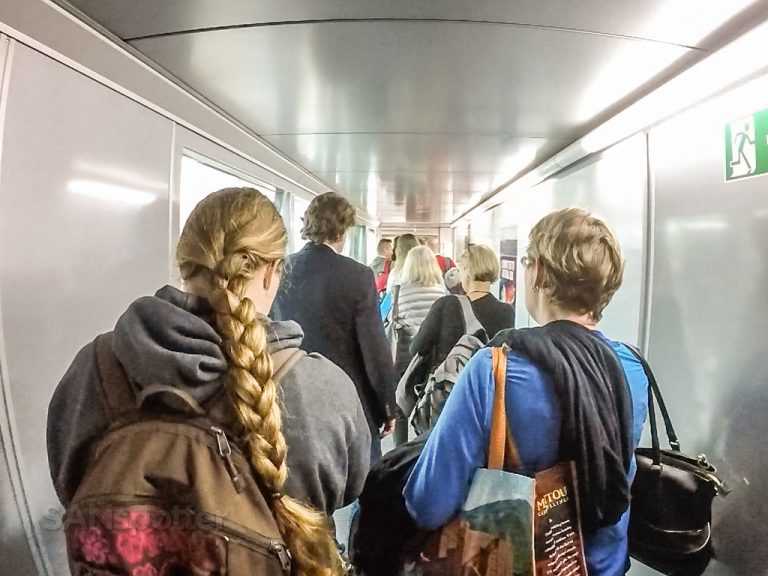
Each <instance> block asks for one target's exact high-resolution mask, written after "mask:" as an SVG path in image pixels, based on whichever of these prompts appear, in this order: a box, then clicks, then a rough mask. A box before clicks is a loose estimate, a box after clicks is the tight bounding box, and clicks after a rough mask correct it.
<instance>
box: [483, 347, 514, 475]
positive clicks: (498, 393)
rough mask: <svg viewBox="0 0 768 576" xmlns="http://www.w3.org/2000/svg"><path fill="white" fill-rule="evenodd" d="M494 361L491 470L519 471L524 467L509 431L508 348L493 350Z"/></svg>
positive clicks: (490, 444)
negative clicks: (507, 391)
mask: <svg viewBox="0 0 768 576" xmlns="http://www.w3.org/2000/svg"><path fill="white" fill-rule="evenodd" d="M491 358H492V360H493V380H494V390H493V412H492V414H491V437H490V443H489V447H488V468H489V469H490V470H519V469H520V468H521V467H522V462H521V461H520V452H519V451H518V449H517V443H516V442H515V439H514V437H513V436H512V433H511V431H509V430H508V429H507V405H506V388H507V346H506V344H504V345H502V346H499V347H495V348H491Z"/></svg>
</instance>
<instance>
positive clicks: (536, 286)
mask: <svg viewBox="0 0 768 576" xmlns="http://www.w3.org/2000/svg"><path fill="white" fill-rule="evenodd" d="M531 290H533V291H534V292H538V291H539V285H538V284H535V285H534V286H533V288H531Z"/></svg>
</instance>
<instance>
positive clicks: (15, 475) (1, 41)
mask: <svg viewBox="0 0 768 576" xmlns="http://www.w3.org/2000/svg"><path fill="white" fill-rule="evenodd" d="M15 44H16V41H15V40H14V39H12V38H9V37H8V36H6V35H4V34H0V71H1V72H2V75H0V174H2V159H3V143H4V140H5V138H4V134H5V130H4V129H5V118H6V114H7V108H8V92H9V86H10V80H11V69H12V68H13V52H14V46H15ZM0 294H2V279H0ZM2 318H3V311H2V298H0V442H1V443H2V446H3V453H4V455H5V465H6V466H7V469H8V476H9V478H10V481H11V489H12V490H13V495H14V500H15V501H16V508H17V510H18V513H19V517H20V518H21V522H22V525H23V526H24V532H25V534H26V537H27V543H28V544H29V549H30V552H31V554H32V559H33V560H34V562H35V566H36V567H37V572H38V574H45V575H52V574H53V571H52V569H51V565H50V562H49V560H48V556H47V555H46V553H45V548H44V547H43V544H42V539H41V537H40V534H39V532H38V527H37V525H36V524H35V521H34V518H33V516H32V510H31V508H30V506H29V498H28V497H27V493H26V488H25V483H24V472H23V470H24V465H23V463H22V454H21V452H20V450H19V448H18V444H17V442H16V438H17V437H18V433H17V431H16V430H17V426H16V419H15V416H14V410H13V400H12V398H11V388H10V378H9V373H8V355H7V354H6V347H5V333H4V330H3V322H2Z"/></svg>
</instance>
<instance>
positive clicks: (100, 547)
mask: <svg viewBox="0 0 768 576" xmlns="http://www.w3.org/2000/svg"><path fill="white" fill-rule="evenodd" d="M77 539H78V540H79V541H80V549H81V550H82V553H83V558H85V561H86V562H92V563H94V564H96V565H98V566H101V565H103V564H106V562H107V556H108V555H109V543H108V542H107V540H106V539H105V538H104V537H103V535H102V533H101V529H100V528H98V527H93V528H88V529H87V530H82V531H80V532H79V533H78V535H77Z"/></svg>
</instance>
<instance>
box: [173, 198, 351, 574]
mask: <svg viewBox="0 0 768 576" xmlns="http://www.w3.org/2000/svg"><path fill="white" fill-rule="evenodd" d="M286 242H287V234H286V231H285V226H284V225H283V222H282V220H281V219H280V216H279V214H278V213H277V210H276V209H275V207H274V205H273V204H272V202H270V201H269V199H267V198H266V197H265V196H264V195H262V194H261V193H260V192H258V191H256V190H253V189H250V188H229V189H225V190H220V191H219V192H216V193H214V194H212V195H210V196H208V197H207V198H206V199H204V200H203V201H202V202H200V204H198V205H197V207H196V208H195V210H193V212H192V214H191V215H190V217H189V220H188V221H187V224H186V225H185V227H184V231H183V232H182V235H181V238H180V240H179V246H178V249H177V252H176V256H177V260H178V263H179V269H180V270H181V274H182V278H183V279H184V280H185V281H188V280H191V279H193V278H195V277H200V278H204V279H205V282H204V284H205V285H207V286H208V291H209V293H208V297H209V300H210V302H211V304H212V305H213V307H214V310H215V311H216V327H217V331H218V332H219V334H220V336H221V338H222V348H223V350H224V353H225V354H226V356H227V358H228V359H229V367H228V371H227V378H226V380H227V390H228V392H229V396H230V398H231V400H232V402H233V405H234V407H235V410H236V412H237V414H238V417H239V419H240V421H241V422H242V424H243V426H244V427H245V430H246V434H245V439H246V440H247V444H248V449H249V452H250V454H249V455H250V460H251V463H252V465H253V467H254V469H255V471H256V473H257V474H258V476H259V478H260V480H261V482H262V485H263V486H264V488H265V491H266V492H267V495H268V496H269V497H270V498H271V500H272V502H271V504H272V511H273V513H274V516H275V520H276V521H277V524H278V527H279V528H280V532H281V534H282V536H283V538H284V539H285V542H286V544H287V545H288V548H289V550H290V551H291V555H292V556H293V559H294V562H293V567H294V569H293V573H294V574H297V575H302V576H304V575H306V576H315V575H317V576H320V575H323V576H328V575H333V574H338V573H340V565H339V558H338V554H337V552H336V547H335V545H334V543H333V540H332V538H331V536H330V532H329V525H328V521H327V519H326V518H325V516H324V515H323V514H321V513H320V512H317V511H316V510H314V509H312V508H310V507H308V506H306V505H304V504H302V503H300V502H298V501H296V500H294V499H292V498H289V497H288V496H285V495H283V494H282V493H281V491H282V488H283V484H284V483H285V479H286V476H287V474H288V467H287V466H286V463H285V457H286V452H287V447H286V443H285V438H284V436H283V432H282V414H281V411H280V405H279V403H278V398H277V387H276V385H275V383H274V381H273V380H272V373H273V372H272V358H271V356H270V355H269V350H268V347H267V331H266V327H265V325H264V323H263V321H262V319H261V318H260V317H259V315H258V314H257V312H256V309H255V306H254V304H253V302H252V301H251V300H250V299H248V298H247V297H246V296H245V293H246V289H247V286H248V282H249V281H250V279H251V278H252V276H253V273H254V272H255V271H256V270H257V269H259V268H260V267H262V266H265V265H268V264H272V263H275V262H277V261H279V260H280V259H282V258H283V256H284V255H285V246H286Z"/></svg>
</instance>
